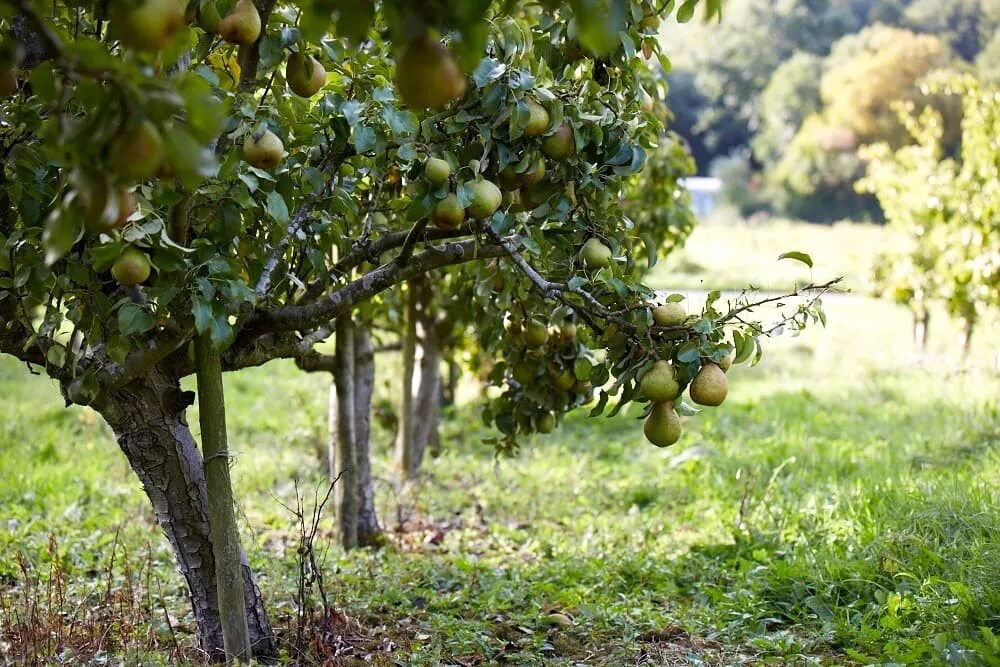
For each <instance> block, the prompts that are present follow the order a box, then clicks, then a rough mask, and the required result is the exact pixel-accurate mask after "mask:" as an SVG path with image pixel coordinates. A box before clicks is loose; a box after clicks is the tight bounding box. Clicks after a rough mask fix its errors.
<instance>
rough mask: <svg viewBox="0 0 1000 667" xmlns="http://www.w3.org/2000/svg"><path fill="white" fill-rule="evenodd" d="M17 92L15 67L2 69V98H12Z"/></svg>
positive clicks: (0, 68)
mask: <svg viewBox="0 0 1000 667" xmlns="http://www.w3.org/2000/svg"><path fill="white" fill-rule="evenodd" d="M16 92H17V72H15V71H14V68H13V67H0V97H11V96H12V95H13V94H14V93H16Z"/></svg>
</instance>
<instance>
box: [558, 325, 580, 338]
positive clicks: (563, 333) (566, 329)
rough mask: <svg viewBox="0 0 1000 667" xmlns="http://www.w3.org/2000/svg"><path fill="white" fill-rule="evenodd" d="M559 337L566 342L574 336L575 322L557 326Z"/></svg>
mask: <svg viewBox="0 0 1000 667" xmlns="http://www.w3.org/2000/svg"><path fill="white" fill-rule="evenodd" d="M559 338H561V339H562V340H564V341H566V342H569V341H571V340H573V339H574V338H576V324H574V323H573V322H566V323H564V324H563V325H562V326H561V327H559Z"/></svg>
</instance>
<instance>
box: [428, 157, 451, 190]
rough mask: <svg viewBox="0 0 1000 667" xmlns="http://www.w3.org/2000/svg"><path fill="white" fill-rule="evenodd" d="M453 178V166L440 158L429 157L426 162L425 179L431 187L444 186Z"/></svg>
mask: <svg viewBox="0 0 1000 667" xmlns="http://www.w3.org/2000/svg"><path fill="white" fill-rule="evenodd" d="M450 177H451V165H450V164H448V161H447V160H442V159H441V158H439V157H429V158H427V162H424V178H426V179H427V182H428V183H430V184H431V185H444V184H445V183H447V182H448V179H449V178H450Z"/></svg>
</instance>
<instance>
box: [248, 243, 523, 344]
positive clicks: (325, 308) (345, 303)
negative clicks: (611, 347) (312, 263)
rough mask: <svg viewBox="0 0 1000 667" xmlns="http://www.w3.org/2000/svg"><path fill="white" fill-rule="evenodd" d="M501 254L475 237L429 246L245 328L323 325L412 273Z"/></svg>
mask: <svg viewBox="0 0 1000 667" xmlns="http://www.w3.org/2000/svg"><path fill="white" fill-rule="evenodd" d="M504 254H506V250H505V249H504V248H503V247H502V246H499V245H482V244H481V243H479V242H478V241H475V240H468V241H460V242H456V243H445V244H443V245H440V246H431V247H429V248H427V249H426V250H424V251H423V252H420V253H418V254H416V255H414V256H413V258H412V259H411V260H410V261H409V263H407V264H406V265H405V266H402V265H400V264H398V263H396V262H389V263H387V264H383V265H381V266H379V267H378V268H376V269H373V270H371V271H369V272H368V273H366V274H364V275H363V276H361V277H360V278H358V279H357V280H355V281H354V282H352V283H349V284H348V285H346V286H344V287H342V288H341V289H339V290H337V291H335V292H332V293H330V294H328V295H326V296H325V297H323V298H321V299H319V300H318V301H316V302H314V303H309V304H305V305H299V306H286V307H284V308H277V309H275V310H270V311H260V312H258V313H256V314H255V315H254V316H253V317H252V318H251V320H250V322H249V323H248V326H247V331H248V332H250V335H254V336H255V335H259V334H262V333H267V332H272V331H291V330H298V331H303V330H312V329H315V328H318V327H321V326H324V325H325V324H326V323H327V322H329V321H331V320H332V319H334V318H335V317H337V316H338V315H339V314H341V313H343V312H344V311H346V310H347V309H349V308H351V307H352V306H354V305H355V304H358V303H361V302H363V301H365V300H367V299H370V298H371V297H373V296H375V295H376V294H379V293H381V292H383V291H385V290H387V289H389V288H390V287H392V286H393V285H396V284H398V283H400V282H402V281H404V280H407V279H409V278H412V277H414V276H418V275H422V274H424V273H426V272H428V271H431V270H432V269H438V268H441V267H444V266H452V265H455V264H463V263H465V262H470V261H473V260H477V259H485V258H490V257H500V256H503V255H504Z"/></svg>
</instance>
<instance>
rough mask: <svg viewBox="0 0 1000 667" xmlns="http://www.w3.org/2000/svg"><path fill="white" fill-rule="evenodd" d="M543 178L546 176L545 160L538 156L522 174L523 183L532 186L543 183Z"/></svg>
mask: <svg viewBox="0 0 1000 667" xmlns="http://www.w3.org/2000/svg"><path fill="white" fill-rule="evenodd" d="M543 178H545V160H543V159H542V158H538V159H537V160H535V162H534V163H533V164H532V165H531V167H529V168H528V170H527V171H526V172H524V173H523V174H521V183H522V184H523V185H525V186H527V187H529V188H530V187H531V186H532V185H538V184H539V183H541V182H542V179H543Z"/></svg>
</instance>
